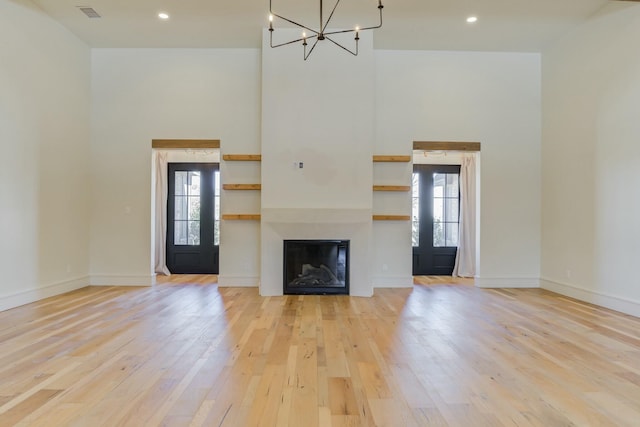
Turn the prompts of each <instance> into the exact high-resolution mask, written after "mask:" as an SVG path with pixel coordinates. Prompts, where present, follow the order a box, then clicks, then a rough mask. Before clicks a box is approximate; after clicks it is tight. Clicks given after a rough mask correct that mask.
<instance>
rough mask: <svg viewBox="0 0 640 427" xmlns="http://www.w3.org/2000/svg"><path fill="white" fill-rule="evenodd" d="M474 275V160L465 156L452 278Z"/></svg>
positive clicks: (462, 166)
mask: <svg viewBox="0 0 640 427" xmlns="http://www.w3.org/2000/svg"><path fill="white" fill-rule="evenodd" d="M475 274H476V158H475V155H473V154H470V155H465V156H464V157H463V159H462V165H461V166H460V225H459V229H458V253H457V255H456V262H455V265H454V267H453V273H452V275H453V276H454V277H474V276H475Z"/></svg>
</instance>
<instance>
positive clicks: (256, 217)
mask: <svg viewBox="0 0 640 427" xmlns="http://www.w3.org/2000/svg"><path fill="white" fill-rule="evenodd" d="M222 219H225V220H231V221H235V220H240V221H241V220H258V221H260V214H222Z"/></svg>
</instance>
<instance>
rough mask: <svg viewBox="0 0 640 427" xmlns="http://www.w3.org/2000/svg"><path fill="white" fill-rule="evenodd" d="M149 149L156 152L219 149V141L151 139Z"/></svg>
mask: <svg viewBox="0 0 640 427" xmlns="http://www.w3.org/2000/svg"><path fill="white" fill-rule="evenodd" d="M151 148H155V149H158V150H168V149H180V150H187V149H193V150H195V149H203V148H220V140H219V139H152V140H151Z"/></svg>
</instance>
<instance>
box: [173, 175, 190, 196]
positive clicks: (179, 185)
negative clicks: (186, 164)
mask: <svg viewBox="0 0 640 427" xmlns="http://www.w3.org/2000/svg"><path fill="white" fill-rule="evenodd" d="M175 177H176V179H175V186H174V188H175V194H176V196H184V195H186V194H187V172H176V173H175Z"/></svg>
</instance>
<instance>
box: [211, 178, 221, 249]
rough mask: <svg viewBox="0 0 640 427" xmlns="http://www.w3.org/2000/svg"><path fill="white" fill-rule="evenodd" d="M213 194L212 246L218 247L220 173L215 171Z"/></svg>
mask: <svg viewBox="0 0 640 427" xmlns="http://www.w3.org/2000/svg"><path fill="white" fill-rule="evenodd" d="M213 176H214V186H213V188H214V194H213V244H214V246H219V245H220V171H215V173H214V174H213Z"/></svg>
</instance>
